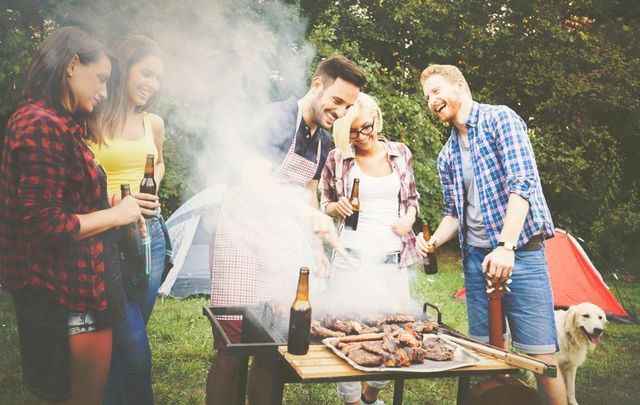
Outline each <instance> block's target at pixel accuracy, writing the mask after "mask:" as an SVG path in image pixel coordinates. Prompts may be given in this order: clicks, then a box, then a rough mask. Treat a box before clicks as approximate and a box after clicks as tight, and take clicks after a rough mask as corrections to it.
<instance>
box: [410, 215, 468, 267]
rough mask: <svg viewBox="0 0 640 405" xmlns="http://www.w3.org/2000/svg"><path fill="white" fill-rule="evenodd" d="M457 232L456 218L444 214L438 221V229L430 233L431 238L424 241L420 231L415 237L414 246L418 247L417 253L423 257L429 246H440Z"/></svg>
mask: <svg viewBox="0 0 640 405" xmlns="http://www.w3.org/2000/svg"><path fill="white" fill-rule="evenodd" d="M457 234H458V218H457V217H453V216H450V215H445V216H444V218H442V221H440V225H438V229H436V231H435V232H434V233H433V235H431V239H429V240H428V241H425V240H424V235H423V234H422V232H420V234H419V235H418V238H417V239H416V247H417V248H418V253H420V255H421V256H422V257H424V256H426V255H427V251H428V250H429V248H430V247H431V246H435V247H439V246H442V245H444V244H445V243H446V242H448V241H449V240H451V239H452V238H453V237H454V236H456V235H457Z"/></svg>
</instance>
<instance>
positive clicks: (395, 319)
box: [385, 314, 416, 323]
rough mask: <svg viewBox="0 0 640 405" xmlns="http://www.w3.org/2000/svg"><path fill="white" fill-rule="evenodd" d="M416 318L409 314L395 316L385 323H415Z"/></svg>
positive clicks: (387, 319)
mask: <svg viewBox="0 0 640 405" xmlns="http://www.w3.org/2000/svg"><path fill="white" fill-rule="evenodd" d="M415 321H416V318H414V316H413V315H408V314H394V315H390V316H388V317H387V318H386V319H385V323H406V322H415Z"/></svg>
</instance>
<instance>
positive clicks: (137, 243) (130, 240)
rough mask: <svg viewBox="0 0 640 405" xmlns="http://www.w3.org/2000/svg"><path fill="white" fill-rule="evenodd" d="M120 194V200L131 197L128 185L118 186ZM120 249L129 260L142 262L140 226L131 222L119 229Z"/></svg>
mask: <svg viewBox="0 0 640 405" xmlns="http://www.w3.org/2000/svg"><path fill="white" fill-rule="evenodd" d="M120 194H121V195H122V198H125V197H126V196H128V195H131V187H129V185H128V184H120ZM120 232H121V234H120V239H121V248H122V250H123V253H124V254H125V255H126V256H127V257H128V258H129V259H130V260H143V258H144V255H143V251H142V234H141V232H140V224H139V223H138V222H132V223H130V224H128V225H125V226H122V227H120Z"/></svg>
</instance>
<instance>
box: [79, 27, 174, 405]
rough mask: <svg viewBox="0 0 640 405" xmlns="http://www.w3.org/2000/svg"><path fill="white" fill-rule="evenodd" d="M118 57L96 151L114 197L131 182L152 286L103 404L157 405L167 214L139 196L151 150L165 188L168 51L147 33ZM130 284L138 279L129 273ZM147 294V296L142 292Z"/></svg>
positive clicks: (133, 300) (123, 326) (129, 302)
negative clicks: (154, 376)
mask: <svg viewBox="0 0 640 405" xmlns="http://www.w3.org/2000/svg"><path fill="white" fill-rule="evenodd" d="M113 53H114V54H115V55H116V56H117V58H118V59H119V64H118V68H119V69H118V70H119V75H118V76H117V79H116V82H115V83H116V84H115V86H114V88H113V89H110V90H109V92H110V93H109V96H110V97H109V102H108V103H106V105H105V106H104V107H105V108H103V109H102V111H101V113H100V115H99V118H98V129H99V130H98V131H97V133H96V134H92V143H91V145H90V146H91V149H92V150H93V152H94V154H95V155H96V159H97V160H98V161H99V162H100V164H101V165H102V166H103V167H104V169H105V171H106V173H107V189H108V192H109V195H110V197H111V201H112V202H113V201H116V200H118V198H119V195H120V184H130V186H131V191H132V194H133V196H134V197H135V198H136V200H137V202H138V204H139V206H140V208H141V211H142V213H143V214H144V215H145V217H146V218H147V230H148V235H149V237H150V238H151V241H150V247H151V249H150V250H151V255H150V260H149V259H148V260H147V262H148V263H147V271H148V279H147V291H146V294H145V292H144V290H143V291H142V294H128V296H127V297H125V310H126V313H127V318H126V320H125V321H123V322H121V323H120V324H117V325H116V326H115V327H114V329H113V353H112V358H111V368H110V371H109V380H108V382H107V387H106V389H105V392H104V395H103V404H121V403H123V404H152V403H153V391H152V388H151V349H150V347H149V340H148V337H147V332H146V324H147V322H148V320H149V317H150V316H151V310H152V309H153V304H154V302H155V298H156V295H157V293H158V288H159V286H160V278H161V276H162V273H163V270H164V264H165V254H166V253H167V250H168V249H167V248H168V247H169V246H170V243H169V244H167V243H166V239H165V235H166V228H165V227H164V226H163V225H164V222H163V221H162V217H160V204H159V201H158V197H157V196H156V195H152V194H145V193H136V191H138V185H139V184H140V181H141V180H142V178H143V175H144V167H145V162H146V155H147V154H153V155H154V157H155V168H154V169H155V170H154V177H155V182H156V185H157V186H159V185H160V182H161V181H162V177H163V176H164V171H165V167H164V159H163V156H162V143H163V139H164V121H163V120H162V118H161V117H160V116H158V115H155V114H152V113H149V112H147V111H148V110H149V109H150V108H151V107H152V106H153V105H154V101H155V99H156V98H157V92H158V90H159V88H160V83H161V81H162V77H163V75H164V62H163V59H162V57H163V53H162V51H161V49H160V48H159V46H158V44H157V43H156V42H155V41H153V40H151V39H150V38H147V37H146V36H143V35H127V36H125V37H123V38H121V39H120V40H118V41H117V42H116V43H115V44H114V46H113ZM123 280H124V283H125V289H126V288H130V287H131V284H132V282H131V281H130V280H131V279H130V278H128V277H127V273H126V271H125V273H124V277H123ZM141 295H142V296H141Z"/></svg>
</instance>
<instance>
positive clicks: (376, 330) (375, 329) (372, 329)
mask: <svg viewBox="0 0 640 405" xmlns="http://www.w3.org/2000/svg"><path fill="white" fill-rule="evenodd" d="M380 331H382V329H380V328H378V327H376V326H366V327H364V328H362V331H361V332H360V333H362V334H367V333H379V332H380Z"/></svg>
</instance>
